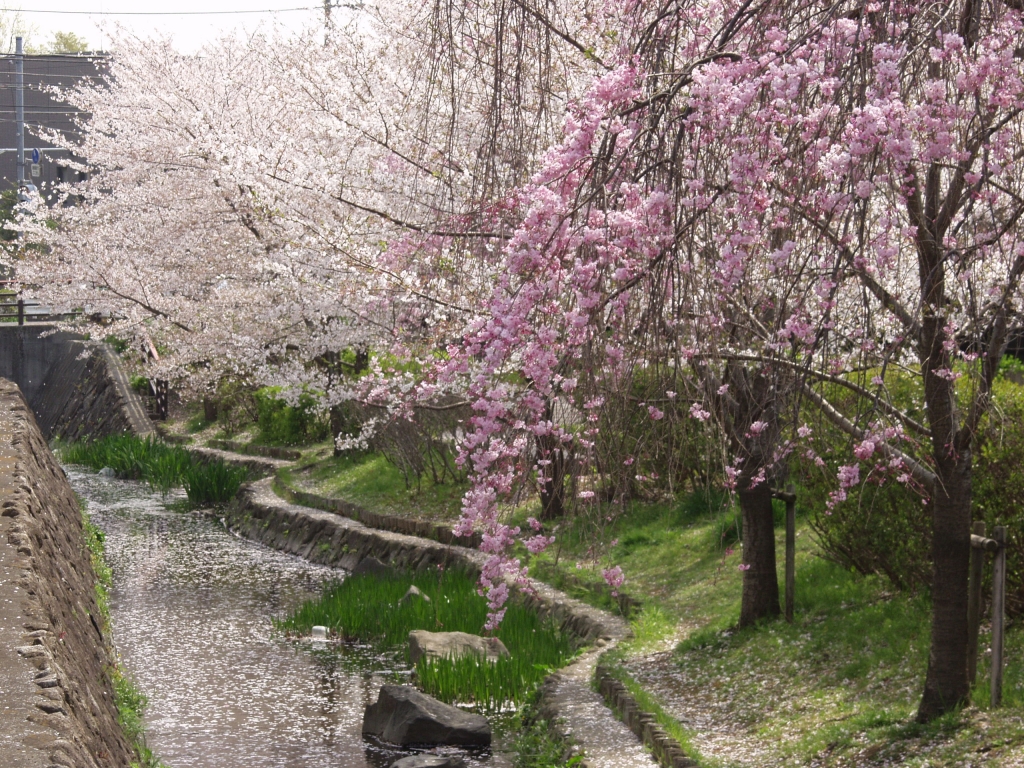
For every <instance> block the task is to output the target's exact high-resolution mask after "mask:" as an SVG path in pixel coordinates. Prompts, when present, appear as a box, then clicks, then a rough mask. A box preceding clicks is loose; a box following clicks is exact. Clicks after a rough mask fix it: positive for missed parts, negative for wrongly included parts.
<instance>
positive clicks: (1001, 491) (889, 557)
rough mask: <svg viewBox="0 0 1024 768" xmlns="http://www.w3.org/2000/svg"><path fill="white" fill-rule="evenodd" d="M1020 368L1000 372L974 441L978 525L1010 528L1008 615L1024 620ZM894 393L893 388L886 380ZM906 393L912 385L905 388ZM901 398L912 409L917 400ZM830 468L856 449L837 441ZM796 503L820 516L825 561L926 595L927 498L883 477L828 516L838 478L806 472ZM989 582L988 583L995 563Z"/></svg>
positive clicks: (815, 521) (849, 459)
mask: <svg viewBox="0 0 1024 768" xmlns="http://www.w3.org/2000/svg"><path fill="white" fill-rule="evenodd" d="M1020 367H1021V364H1020V363H1019V362H1018V361H1016V360H1013V361H1012V362H1009V363H1007V364H1005V365H1003V366H1002V368H1001V371H1002V373H1003V375H1002V376H1000V377H999V378H997V379H996V382H995V386H994V389H993V393H992V406H991V409H990V411H989V413H988V414H987V415H986V417H985V418H984V420H983V421H982V424H981V428H980V430H979V434H978V436H977V449H976V451H975V455H974V470H973V474H972V483H973V485H972V496H973V507H974V513H973V516H974V519H975V520H983V521H984V522H985V523H986V524H987V526H988V531H989V533H990V534H991V531H992V528H993V527H994V526H996V525H1005V526H1006V528H1007V536H1008V549H1007V613H1008V614H1009V615H1011V616H1019V615H1022V614H1024V473H1022V472H1021V467H1020V457H1021V456H1024V385H1022V383H1020V382H1021V381H1024V379H1022V377H1021V376H1020V375H1019V374H1017V373H1016V370H1017V369H1018V368H1020ZM900 381H902V379H897V378H895V377H894V385H893V387H890V389H896V390H898V389H899V387H898V386H897V384H899V382H900ZM886 385H887V387H889V381H888V379H887V381H886ZM900 386H902V387H903V388H905V389H906V388H908V387H909V385H908V384H906V383H903V384H902V385H900ZM904 399H905V400H906V401H907V402H911V400H912V393H910V392H908V393H905V396H904ZM831 443H832V449H831V450H830V451H829V452H828V453H829V463H830V466H832V465H839V464H852V463H855V459H854V458H853V453H852V449H851V448H850V447H849V445H848V444H846V443H845V442H844V441H843V440H842V439H841V438H839V437H838V436H832V439H831ZM802 471H803V474H802V475H801V477H800V479H801V488H800V489H799V490H798V492H797V498H798V499H799V501H800V504H801V505H802V506H806V507H809V508H811V509H813V510H815V512H814V513H813V514H812V516H811V525H812V527H813V528H814V530H815V532H816V533H817V535H818V539H819V542H820V544H821V546H822V548H823V549H824V551H825V553H826V555H827V556H828V557H829V558H830V559H832V560H834V561H835V562H837V563H839V564H841V565H843V566H844V567H847V568H852V569H854V570H856V571H858V572H859V573H862V574H876V573H877V574H882V575H884V576H885V577H886V578H888V580H889V581H890V582H891V583H892V584H893V586H895V587H896V588H897V589H901V590H907V591H911V592H913V591H917V590H921V589H927V587H928V585H929V583H930V581H931V560H930V549H931V541H930V532H931V514H930V511H929V509H928V507H927V506H926V505H924V504H923V503H922V497H921V495H920V494H919V493H917V492H915V491H914V490H912V489H909V488H906V487H904V486H902V485H900V484H899V483H896V482H893V480H892V478H886V479H885V482H883V483H879V482H874V480H875V479H881V478H873V477H872V476H871V475H868V478H867V480H866V482H864V483H861V484H860V485H859V486H856V487H854V488H851V489H850V490H849V498H848V499H847V501H845V502H843V503H841V504H838V505H836V506H835V508H834V509H833V510H832V512H831V513H830V514H826V513H825V511H824V510H825V500H826V498H827V495H828V492H829V491H830V490H831V489H832V488H834V477H833V476H829V475H828V474H823V473H821V472H818V471H815V470H814V469H813V468H806V467H804V468H802ZM987 569H988V575H987V576H986V583H990V575H991V561H989V563H988V565H987Z"/></svg>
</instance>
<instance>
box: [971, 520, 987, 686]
mask: <svg viewBox="0 0 1024 768" xmlns="http://www.w3.org/2000/svg"><path fill="white" fill-rule="evenodd" d="M973 533H974V535H975V536H982V537H984V536H985V523H984V522H983V521H981V520H977V521H975V523H974V528H973ZM984 568H985V550H983V549H981V548H980V547H975V546H972V547H971V575H970V580H969V582H968V584H969V587H968V591H967V682H968V683H969V684H970V685H971V686H973V685H974V681H975V679H976V678H977V676H978V627H979V626H980V625H981V578H982V575H983V573H984Z"/></svg>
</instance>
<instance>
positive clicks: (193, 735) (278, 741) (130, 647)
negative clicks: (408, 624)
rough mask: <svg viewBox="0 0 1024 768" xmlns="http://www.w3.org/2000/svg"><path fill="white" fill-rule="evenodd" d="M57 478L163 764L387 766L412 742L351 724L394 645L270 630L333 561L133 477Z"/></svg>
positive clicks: (189, 767)
mask: <svg viewBox="0 0 1024 768" xmlns="http://www.w3.org/2000/svg"><path fill="white" fill-rule="evenodd" d="M68 476H69V477H70V479H71V483H72V485H73V486H74V488H75V490H76V491H77V492H78V494H79V496H81V497H82V498H83V499H85V501H86V504H87V509H88V512H89V515H90V516H91V518H92V521H93V523H94V524H95V525H97V526H98V527H99V528H100V530H102V531H103V533H104V534H105V536H106V551H107V561H108V563H109V564H110V567H111V570H112V571H113V589H112V593H111V599H110V608H111V622H112V625H113V636H114V644H115V646H116V648H117V651H118V654H119V656H120V658H121V662H122V665H123V666H124V668H125V669H126V670H127V671H128V673H129V675H130V676H131V677H132V678H133V679H134V681H135V683H136V686H137V687H138V688H139V689H140V690H141V691H142V693H144V694H145V695H146V697H147V698H148V700H149V705H148V708H147V710H146V716H145V720H146V734H147V744H148V746H149V747H150V748H151V749H152V750H153V751H154V752H155V753H156V754H157V755H158V756H159V757H160V759H161V760H162V761H163V763H164V764H165V765H166V766H168V768H234V767H235V766H238V767H239V768H243V767H244V768H306V767H307V766H309V767H310V768H312V767H313V766H316V768H387V767H388V766H390V765H391V764H392V763H393V762H394V761H395V760H397V759H398V758H400V757H404V756H406V755H409V754H414V752H413V751H403V750H400V749H398V748H395V747H392V746H389V745H383V744H374V743H370V742H368V741H366V740H364V739H363V737H362V734H361V725H362V718H363V710H364V708H365V707H366V705H367V704H369V703H371V702H373V701H375V700H376V697H377V692H378V691H379V690H380V686H381V685H382V684H384V683H390V682H407V681H408V679H409V672H410V670H409V666H408V663H407V662H406V661H405V659H404V657H403V656H404V655H403V654H391V655H389V654H384V655H381V654H379V653H375V652H374V651H373V650H371V649H370V648H368V647H365V646H364V647H359V646H340V647H335V646H332V647H330V648H329V649H326V650H325V649H316V648H314V647H313V645H312V643H311V642H309V641H306V640H296V639H288V638H285V637H284V636H282V634H281V633H280V632H278V631H277V630H275V628H274V625H273V621H274V619H277V618H282V617H284V616H287V615H288V614H289V613H290V612H291V611H293V610H294V609H295V608H296V607H297V606H299V605H300V604H301V603H302V602H303V601H304V600H307V599H310V598H312V597H315V596H316V595H318V594H319V592H320V590H321V588H322V587H323V585H324V584H325V583H327V582H329V581H332V580H337V579H339V578H343V576H344V574H343V572H341V571H336V570H334V569H331V568H327V567H324V566H318V565H314V564H312V563H309V562H307V561H305V560H302V559H300V558H297V557H292V556H290V555H285V554H283V553H280V552H277V551H275V550H271V549H268V548H266V547H263V546H261V545H259V544H256V543H254V542H251V541H249V540H247V539H243V538H240V537H238V536H236V535H234V534H232V533H230V532H229V531H228V530H226V529H225V527H224V526H223V524H222V523H220V522H219V521H218V520H217V519H216V518H212V517H209V516H207V515H204V514H201V513H198V512H183V511H180V509H175V508H173V506H172V505H173V502H174V501H176V500H180V498H181V497H180V496H176V495H174V494H171V495H169V496H168V497H163V496H162V495H161V494H159V493H154V492H153V491H151V490H150V489H149V488H148V487H147V486H146V485H145V484H143V483H136V482H130V481H124V480H116V479H113V478H105V477H100V476H99V475H96V474H94V473H91V472H88V471H82V470H80V469H78V468H75V467H69V468H68ZM441 751H442V752H443V751H444V750H441ZM448 751H458V750H454V749H452V750H448ZM460 754H463V755H464V756H465V757H466V762H467V765H471V766H480V767H481V768H483V767H484V766H486V767H487V768H498V767H499V766H505V765H508V760H507V758H506V756H505V755H501V754H496V755H491V754H490V752H485V753H482V754H480V753H478V754H468V753H465V752H460Z"/></svg>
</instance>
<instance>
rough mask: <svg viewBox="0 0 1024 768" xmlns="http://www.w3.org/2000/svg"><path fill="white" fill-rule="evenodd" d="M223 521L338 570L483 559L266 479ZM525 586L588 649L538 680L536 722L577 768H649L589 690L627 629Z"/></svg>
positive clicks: (551, 592)
mask: <svg viewBox="0 0 1024 768" xmlns="http://www.w3.org/2000/svg"><path fill="white" fill-rule="evenodd" d="M224 514H225V523H226V524H227V526H228V528H229V529H230V530H232V531H235V532H236V533H239V534H241V535H243V536H245V537H246V538H250V539H253V540H255V541H258V542H260V543H262V544H265V545H267V546H270V547H273V548H275V549H279V550H281V551H284V552H288V553H290V554H293V555H297V556H299V557H302V558H305V559H307V560H310V561H311V562H315V563H320V564H323V565H330V566H334V567H339V568H344V569H346V570H351V569H352V568H354V567H355V566H356V565H358V563H359V561H360V560H362V559H363V558H365V557H374V558H376V559H378V560H380V561H382V562H385V563H390V564H393V565H395V566H396V567H399V568H406V569H409V570H420V569H425V568H431V567H437V566H439V565H440V566H445V567H448V566H453V565H454V566H458V567H460V568H463V569H465V570H466V571H467V572H469V573H471V574H479V572H480V568H481V567H482V566H483V563H484V559H485V557H486V556H485V555H484V554H483V553H481V552H479V551H476V550H473V549H468V548H466V547H460V546H455V545H446V544H442V543H440V542H437V541H432V540H429V539H423V538H420V537H418V536H410V535H408V534H402V533H394V532H392V531H383V530H378V529H375V528H370V527H368V526H366V525H364V524H362V523H360V522H359V521H357V520H353V519H351V518H349V517H345V516H342V515H339V514H337V513H333V512H326V511H323V510H319V509H311V508H309V507H303V506H298V505H296V504H291V503H289V502H287V501H285V500H284V499H281V498H280V497H278V496H277V495H276V494H275V493H274V491H273V488H272V480H271V479H270V478H265V479H263V480H260V481H257V482H254V483H250V484H248V485H245V486H243V487H242V489H241V490H240V491H239V494H238V497H237V498H236V499H235V501H234V502H233V503H232V504H231V505H230V506H229V508H228V509H227V510H226V512H225V513H224ZM531 586H532V587H533V591H534V594H533V595H529V596H524V597H523V598H522V599H523V600H524V602H525V603H526V604H527V605H528V606H530V607H531V608H533V609H534V610H536V611H537V612H538V613H539V614H540V615H541V616H544V617H550V618H551V619H552V620H554V621H555V622H556V623H557V624H559V626H561V627H563V629H565V630H566V631H569V632H571V633H572V634H573V635H575V636H576V637H578V638H579V639H580V640H581V642H582V643H584V644H585V645H590V646H592V648H591V649H590V650H588V651H587V652H585V653H584V654H583V655H582V657H581V658H580V659H578V660H577V661H576V662H574V663H573V664H571V665H569V666H568V667H566V668H565V669H562V670H560V671H559V672H556V673H555V674H553V675H551V676H550V677H549V678H548V680H547V681H545V684H544V688H543V695H544V699H543V701H542V705H541V710H542V713H543V714H544V716H545V717H547V718H549V719H551V720H552V721H553V722H554V723H555V727H556V729H557V730H558V731H559V732H560V733H561V735H563V736H568V737H569V738H571V739H572V740H574V741H576V742H577V743H579V744H580V746H581V747H582V748H583V750H584V754H585V761H584V762H583V763H582V764H581V765H582V766H585V767H586V768H633V766H637V767H638V768H639V767H641V766H653V765H655V764H656V763H655V761H654V759H653V758H652V757H651V756H650V755H649V754H648V753H647V752H646V750H644V748H643V746H642V745H641V743H640V742H639V741H638V740H637V738H636V737H635V736H634V734H633V733H632V732H631V731H630V730H629V729H628V727H627V726H626V725H625V724H623V723H622V722H621V721H620V720H618V719H617V718H616V717H615V716H614V714H613V713H612V712H611V711H610V710H609V709H608V708H607V707H605V706H604V704H603V702H602V700H601V696H600V694H598V693H597V692H596V691H594V690H593V689H592V688H591V687H590V680H591V678H592V677H593V670H594V667H595V665H596V663H597V659H598V657H599V655H600V654H601V653H603V652H604V651H605V650H607V649H610V648H611V647H613V646H614V645H615V644H617V643H618V642H620V641H622V640H624V639H626V638H627V637H628V636H629V632H630V630H629V626H628V624H627V623H626V622H625V621H624V620H623V619H621V618H620V617H618V616H612V615H611V614H608V613H606V612H604V611H602V610H600V609H597V608H594V607H592V606H589V605H587V604H585V603H583V602H581V601H579V600H576V599H574V598H571V597H569V596H568V595H565V594H563V593H561V592H559V591H558V590H556V589H554V588H552V587H550V586H548V585H547V584H543V583H541V582H537V581H533V582H531Z"/></svg>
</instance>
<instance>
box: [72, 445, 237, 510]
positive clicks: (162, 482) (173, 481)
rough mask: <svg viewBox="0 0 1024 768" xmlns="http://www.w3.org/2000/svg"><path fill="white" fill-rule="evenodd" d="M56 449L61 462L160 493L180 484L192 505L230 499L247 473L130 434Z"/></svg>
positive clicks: (217, 502) (220, 462) (203, 504)
mask: <svg viewBox="0 0 1024 768" xmlns="http://www.w3.org/2000/svg"><path fill="white" fill-rule="evenodd" d="M57 450H58V453H59V455H60V458H61V461H63V462H64V463H65V464H81V465H83V466H87V467H91V468H92V469H96V470H99V469H103V468H104V467H110V468H111V469H113V470H114V472H116V473H117V476H118V477H123V478H128V479H133V480H145V481H146V482H147V483H149V485H150V487H152V488H154V489H156V490H159V491H163V492H164V493H166V492H167V491H169V490H170V489H171V488H175V487H177V486H183V487H184V488H185V493H186V495H187V496H188V500H189V503H190V504H191V505H192V506H193V507H201V506H207V505H211V504H223V503H225V502H227V501H230V500H231V499H232V498H234V496H235V494H236V493H238V489H239V487H241V485H242V483H243V482H245V478H246V476H247V471H246V470H245V469H244V468H241V467H234V466H232V465H230V464H227V463H225V462H223V461H221V460H219V459H216V460H209V461H208V460H205V459H203V460H199V459H195V458H193V456H192V454H191V453H189V452H188V451H187V450H185V449H184V448H182V447H180V446H171V445H166V444H164V443H162V442H160V441H159V440H156V439H153V438H145V439H142V438H139V437H136V436H134V435H112V436H108V437H104V438H101V439H99V440H87V441H82V442H78V443H72V444H70V445H62V446H59V447H58V449H57Z"/></svg>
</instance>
